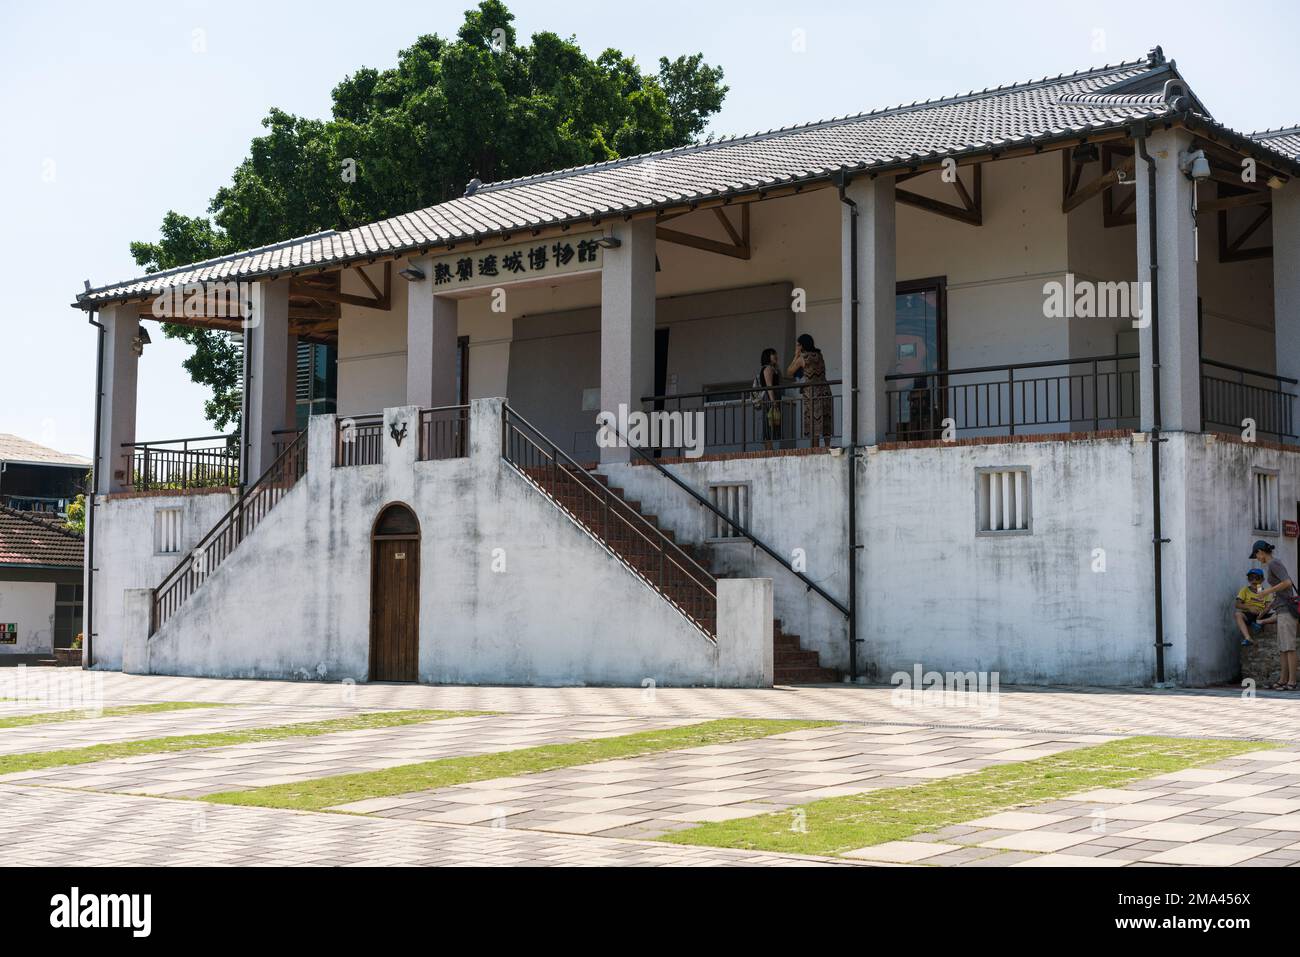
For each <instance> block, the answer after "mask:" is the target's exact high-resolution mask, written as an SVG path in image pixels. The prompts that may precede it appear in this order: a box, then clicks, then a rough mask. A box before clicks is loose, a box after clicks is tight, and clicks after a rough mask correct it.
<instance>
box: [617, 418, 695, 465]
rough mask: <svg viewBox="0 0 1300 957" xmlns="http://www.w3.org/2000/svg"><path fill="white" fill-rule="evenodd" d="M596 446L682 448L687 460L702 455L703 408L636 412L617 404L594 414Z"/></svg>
mask: <svg viewBox="0 0 1300 957" xmlns="http://www.w3.org/2000/svg"><path fill="white" fill-rule="evenodd" d="M596 445H597V446H598V447H600V448H602V449H625V448H637V449H681V450H682V454H683V455H685V456H686V458H688V459H698V458H699V457H700V456H701V455H703V454H704V411H703V410H696V411H694V412H684V411H682V410H680V409H675V410H673V411H672V412H666V411H662V410H657V411H654V412H639V411H634V410H630V409H628V407H627V406H626V405H619V407H618V411H617V412H610V411H603V412H601V413H599V414H598V415H597V416H596Z"/></svg>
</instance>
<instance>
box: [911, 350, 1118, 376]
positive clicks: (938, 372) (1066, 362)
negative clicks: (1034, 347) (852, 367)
mask: <svg viewBox="0 0 1300 957" xmlns="http://www.w3.org/2000/svg"><path fill="white" fill-rule="evenodd" d="M1137 358H1139V354H1138V353H1136V352H1124V353H1118V354H1116V355H1113V356H1083V357H1081V358H1078V359H1049V360H1044V361H1040V362H1012V363H1008V364H1006V365H1000V366H972V367H971V368H969V369H934V370H933V371H930V372H895V373H891V374H890V375H887V376H885V381H886V382H894V381H896V380H898V379H925V378H929V377H930V376H944V375H968V374H971V373H975V372H1015V371H1016V370H1017V369H1048V368H1051V367H1053V366H1073V365H1085V364H1087V363H1089V362H1116V361H1119V360H1123V359H1137Z"/></svg>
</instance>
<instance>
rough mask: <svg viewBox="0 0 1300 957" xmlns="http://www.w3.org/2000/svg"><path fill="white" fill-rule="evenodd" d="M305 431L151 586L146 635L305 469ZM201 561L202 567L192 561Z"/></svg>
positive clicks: (164, 619)
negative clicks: (156, 584) (155, 583)
mask: <svg viewBox="0 0 1300 957" xmlns="http://www.w3.org/2000/svg"><path fill="white" fill-rule="evenodd" d="M307 463H308V456H307V433H306V432H303V433H301V434H300V435H299V436H298V437H297V438H296V439H294V440H293V442H291V443H290V444H289V447H288V448H286V449H285V450H284V452H282V453H281V454H280V455H279V456H278V457H277V458H276V460H275V461H274V462H272V463H271V466H270V468H268V469H267V470H266V471H265V472H263V473H262V475H261V476H260V477H259V478H258V479H257V481H256V482H254V483H253V484H252V485H251V486H249V487H248V488H247V489H246V490H245V491H244V492H243V493H242V494H241V495H240V496H239V500H238V501H237V502H235V504H234V505H233V506H231V508H230V510H229V511H227V512H226V513H225V514H224V515H223V516H222V517H221V518H220V519H218V521H217V522H216V524H214V525H213V526H212V528H210V529H209V530H208V533H207V534H206V535H204V536H203V538H201V539H200V540H199V543H198V544H197V545H195V546H194V547H193V548H192V549H190V551H189V552H188V553H187V554H186V556H185V557H184V558H183V559H181V561H180V563H179V564H177V565H176V567H175V568H173V569H172V570H171V571H170V572H168V573H167V575H166V577H165V578H163V580H162V582H160V583H159V585H158V587H157V588H155V589H154V590H153V602H152V610H151V614H150V622H149V634H150V635H151V636H152V635H153V634H154V633H155V632H157V630H158V629H159V628H161V627H162V626H163V625H164V624H165V623H166V622H167V620H168V619H169V618H170V617H171V616H172V615H173V614H174V613H175V612H176V610H177V609H178V608H180V606H181V605H182V604H183V603H184V602H185V600H186V599H187V598H189V596H190V595H191V594H193V592H194V590H195V589H196V588H197V587H198V586H199V585H201V584H202V583H203V581H205V580H206V579H207V577H208V576H209V575H211V574H212V572H213V571H214V570H215V569H216V568H217V567H218V566H219V565H220V564H221V563H222V562H224V561H225V560H226V557H227V556H228V555H229V554H230V553H231V552H232V551H234V549H235V547H236V546H238V545H239V543H240V542H241V541H243V540H244V538H245V536H247V535H249V534H251V533H252V532H253V530H254V529H255V528H257V526H258V525H259V524H260V523H261V521H262V519H263V518H265V517H266V515H267V514H268V513H269V512H270V510H271V509H272V508H274V507H275V505H276V504H277V503H278V502H279V501H280V499H282V498H283V497H284V496H285V494H287V493H288V491H289V489H291V488H293V486H294V485H296V484H297V483H298V480H299V479H301V478H302V477H303V475H305V474H306V472H307ZM200 564H201V565H202V568H199V567H197V566H199V565H200Z"/></svg>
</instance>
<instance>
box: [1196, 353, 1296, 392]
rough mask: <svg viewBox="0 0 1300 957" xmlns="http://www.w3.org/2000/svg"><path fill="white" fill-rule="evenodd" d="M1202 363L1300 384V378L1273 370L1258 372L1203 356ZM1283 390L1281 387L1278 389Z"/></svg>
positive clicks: (1277, 380) (1243, 373) (1230, 370)
mask: <svg viewBox="0 0 1300 957" xmlns="http://www.w3.org/2000/svg"><path fill="white" fill-rule="evenodd" d="M1201 364H1202V365H1207V366H1214V367H1215V368H1216V369H1227V370H1228V371H1229V372H1239V373H1241V374H1242V375H1253V376H1257V377H1259V378H1261V379H1272V380H1273V381H1274V382H1286V383H1288V384H1289V385H1300V379H1289V378H1287V377H1286V376H1284V375H1274V374H1273V373H1272V372H1257V371H1255V370H1254V369H1247V368H1245V367H1243V366H1234V365H1230V364H1229V363H1227V362H1220V361H1219V360H1217V359H1206V358H1205V357H1202V358H1201ZM1278 391H1279V392H1280V391H1281V390H1280V389H1279V390H1278Z"/></svg>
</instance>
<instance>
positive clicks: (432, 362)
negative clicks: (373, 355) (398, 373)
mask: <svg viewBox="0 0 1300 957" xmlns="http://www.w3.org/2000/svg"><path fill="white" fill-rule="evenodd" d="M411 265H412V266H414V267H415V268H416V269H419V270H420V271H421V272H423V273H424V277H425V278H424V279H423V280H421V281H420V282H412V283H409V284H408V285H407V287H406V404H407V405H418V406H419V407H420V408H422V409H432V408H437V407H439V406H444V405H455V404H456V403H457V401H458V399H459V396H457V395H456V335H457V332H458V331H459V312H460V303H459V302H458V300H455V299H450V298H448V297H447V296H435V295H434V294H433V290H434V286H433V260H432V259H415V260H412V261H411Z"/></svg>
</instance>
